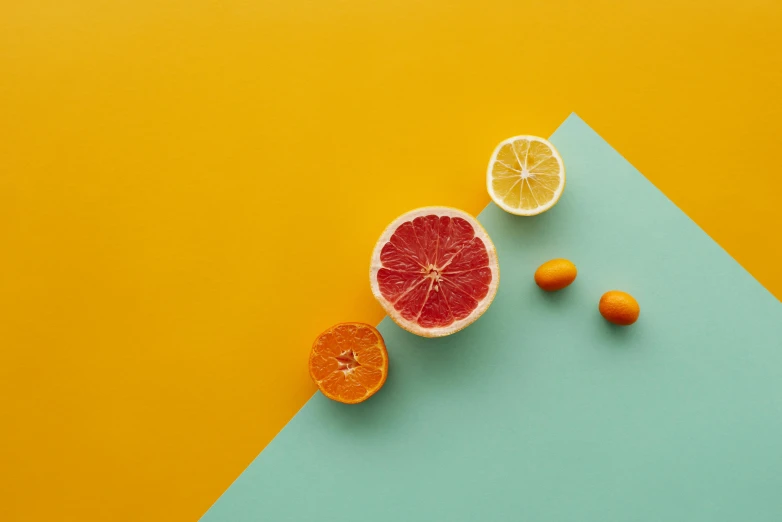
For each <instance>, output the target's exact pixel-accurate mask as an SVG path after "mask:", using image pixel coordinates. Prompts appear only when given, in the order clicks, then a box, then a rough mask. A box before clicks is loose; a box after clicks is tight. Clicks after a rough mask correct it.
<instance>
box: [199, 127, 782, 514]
mask: <svg viewBox="0 0 782 522" xmlns="http://www.w3.org/2000/svg"><path fill="white" fill-rule="evenodd" d="M551 140H552V142H553V143H554V144H555V145H556V146H557V148H558V149H559V150H560V152H561V154H562V156H563V158H564V160H565V163H566V165H567V169H568V181H567V187H566V189H565V193H564V195H563V197H562V199H561V200H560V202H559V204H558V205H557V206H556V207H554V208H553V209H552V210H551V211H549V212H547V213H545V214H543V215H541V216H538V217H534V218H521V217H516V216H512V215H509V214H506V213H504V212H502V211H501V210H499V209H498V208H497V207H496V206H494V205H493V204H492V205H490V206H489V207H487V208H486V209H485V210H484V211H483V212H482V213H481V215H480V216H479V218H480V221H481V222H482V223H483V224H484V225H485V227H486V229H487V230H488V232H489V234H490V235H491V236H492V238H493V239H494V242H495V244H496V247H497V251H498V254H499V259H500V268H501V284H500V289H499V292H498V293H497V297H496V299H495V301H494V303H493V305H492V306H491V307H490V308H489V310H488V311H487V312H486V314H485V315H484V316H483V317H482V318H481V319H480V320H479V321H478V322H476V323H475V324H473V325H472V326H470V327H469V328H467V329H466V330H463V331H462V332H459V333H457V334H455V335H452V336H450V337H447V338H442V339H423V338H418V337H416V336H414V335H411V334H408V333H407V332H405V331H403V330H401V329H400V328H398V327H397V326H396V325H395V324H394V323H393V322H391V321H390V320H389V319H388V318H386V319H384V320H383V321H382V322H381V324H380V327H379V328H380V331H381V332H382V334H383V336H384V337H385V339H386V343H387V345H388V350H389V354H390V357H391V367H390V372H389V378H388V381H387V383H386V385H385V387H384V388H383V389H382V390H381V391H380V392H379V393H378V394H377V395H376V396H375V397H373V398H372V399H370V400H369V401H367V402H366V403H363V404H360V405H357V406H345V405H341V404H337V403H334V402H332V401H329V400H328V399H326V398H324V397H323V396H322V395H321V394H320V393H318V394H316V395H315V396H314V397H313V398H312V400H310V401H309V402H308V403H307V404H306V405H305V406H304V408H302V410H301V411H300V412H299V413H298V414H297V415H296V416H295V417H294V418H293V419H292V420H291V421H290V423H289V424H288V425H287V426H286V427H285V429H284V430H282V431H281V432H280V434H279V435H278V436H277V437H276V438H275V439H274V441H273V442H272V443H271V444H270V445H269V446H268V447H267V448H266V449H265V450H264V451H263V452H262V453H261V454H260V455H259V456H258V457H257V458H256V459H255V461H254V462H253V463H252V464H251V465H250V466H249V467H248V468H247V469H246V470H245V472H244V473H243V474H242V475H241V476H240V477H239V478H238V479H237V480H236V482H235V483H234V484H233V485H232V486H231V487H230V489H228V490H227V491H226V492H225V493H224V494H223V496H222V497H221V498H220V499H219V500H218V501H217V502H216V503H215V505H214V506H213V507H212V508H211V509H210V510H209V511H208V512H207V513H206V515H204V517H203V519H202V520H203V521H205V522H218V521H220V522H244V521H253V522H259V521H274V522H277V521H280V522H282V521H296V522H303V521H309V520H316V521H343V522H351V521H356V522H359V521H360V522H367V521H373V522H391V521H393V522H399V521H427V522H433V521H444V522H446V521H447V522H461V521H481V522H484V521H485V522H493V521H503V522H505V521H520V520H529V521H552V522H554V521H557V522H560V521H573V522H576V521H577V522H613V521H616V522H632V521H639V522H640V521H644V522H646V521H648V522H660V521H677V522H678V521H687V522H705V521H708V522H719V521H725V522H738V521H742V522H743V521H751V522H764V521H769V522H779V521H781V520H782V304H781V303H780V302H779V301H777V300H776V299H775V298H774V297H773V296H772V295H771V294H770V293H769V292H767V291H766V290H765V289H764V288H763V287H762V286H761V285H760V284H759V283H757V281H755V280H754V279H753V278H752V277H751V276H750V275H749V274H748V273H747V272H746V271H745V270H744V269H743V268H741V267H740V266H739V265H738V264H737V263H736V262H735V261H734V260H733V259H732V258H731V257H730V256H729V255H728V254H726V253H725V252H724V251H723V250H722V249H721V248H720V247H719V246H718V245H717V244H716V243H714V242H713V241H712V240H711V239H710V238H709V237H708V236H707V235H706V234H705V233H704V232H703V231H702V230H701V229H700V228H698V226H697V225H695V224H694V223H693V222H692V221H691V220H690V219H689V218H688V217H687V216H686V215H684V213H682V212H681V211H680V210H679V209H678V208H676V206H674V204H673V203H671V202H670V201H669V200H668V199H667V198H666V197H665V196H664V195H663V194H662V193H660V192H659V191H658V190H657V189H656V188H655V187H654V186H653V185H651V184H650V183H649V182H648V181H647V180H646V179H645V178H644V177H643V176H642V175H641V174H640V173H639V172H638V171H636V170H635V169H634V168H633V167H632V166H631V165H630V164H629V163H628V162H627V161H625V160H624V159H623V158H622V157H621V156H620V155H619V154H618V153H617V152H616V151H614V150H613V149H612V148H611V147H610V146H609V145H608V144H607V143H606V142H605V141H603V139H601V138H600V136H598V135H597V134H596V133H595V132H594V131H592V130H591V129H590V128H589V127H588V126H587V125H586V124H585V123H584V122H583V121H581V120H580V119H579V118H578V117H577V116H575V115H571V116H570V117H569V118H568V119H567V120H566V121H565V122H564V123H563V124H562V126H561V127H560V128H559V129H558V130H557V131H556V132H555V133H554V135H553V136H552V138H551ZM649 146H650V147H654V146H658V144H654V143H650V144H649ZM435 203H436V202H435ZM445 203H447V202H445ZM555 257H565V258H568V259H570V260H572V261H573V262H574V263H575V264H576V265H577V267H578V270H579V275H578V279H576V281H575V283H574V284H573V285H571V286H570V287H569V288H567V289H565V290H563V291H561V292H558V293H552V294H547V293H544V292H542V291H540V290H539V289H538V288H537V287H536V286H535V284H534V282H533V278H532V274H533V272H534V271H535V269H536V268H537V267H538V265H540V264H541V263H543V262H544V261H546V260H548V259H551V258H555ZM611 289H621V290H625V291H628V292H630V293H631V294H633V295H634V296H635V297H636V298H637V299H638V301H639V303H640V305H641V317H640V319H639V321H638V323H636V324H635V325H633V326H630V327H625V328H623V327H617V326H613V325H610V324H608V323H607V322H606V321H604V320H603V319H602V318H601V317H600V315H599V313H598V311H597V302H598V300H599V299H600V296H601V295H602V293H603V292H605V291H607V290H611ZM348 319H349V318H348Z"/></svg>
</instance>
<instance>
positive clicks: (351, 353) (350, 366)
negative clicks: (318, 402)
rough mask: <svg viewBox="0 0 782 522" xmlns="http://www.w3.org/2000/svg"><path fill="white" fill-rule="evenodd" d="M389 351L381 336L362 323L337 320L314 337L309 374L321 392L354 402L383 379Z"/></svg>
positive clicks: (365, 396) (334, 397) (337, 399)
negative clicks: (333, 324) (336, 322)
mask: <svg viewBox="0 0 782 522" xmlns="http://www.w3.org/2000/svg"><path fill="white" fill-rule="evenodd" d="M387 375H388V352H387V351H386V343H385V342H384V341H383V336H381V335H380V332H378V331H377V330H376V329H375V328H374V327H372V326H370V325H368V324H364V323H340V324H338V325H335V326H332V327H331V328H329V329H328V330H326V331H325V332H323V333H322V334H320V335H319V336H318V338H317V339H315V342H314V343H313V344H312V351H311V352H310V376H311V377H312V380H313V381H315V384H317V385H318V388H319V389H320V391H321V392H323V395H325V396H326V397H328V398H329V399H332V400H335V401H338V402H343V403H345V404H356V403H359V402H362V401H365V400H367V399H368V398H370V397H371V396H372V395H374V394H375V393H376V392H377V391H378V390H379V389H380V388H382V387H383V384H385V382H386V376H387Z"/></svg>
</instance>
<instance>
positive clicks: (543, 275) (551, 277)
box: [535, 259, 578, 292]
mask: <svg viewBox="0 0 782 522" xmlns="http://www.w3.org/2000/svg"><path fill="white" fill-rule="evenodd" d="M576 274H578V270H576V265H574V264H573V263H571V262H570V261H568V260H567V259H552V260H551V261H546V262H545V263H543V264H542V265H540V267H539V268H538V269H537V270H536V271H535V283H537V285H538V286H539V287H541V288H542V289H543V290H546V291H547V292H553V291H555V290H562V289H563V288H565V287H566V286H568V285H570V283H572V282H573V281H575V280H576Z"/></svg>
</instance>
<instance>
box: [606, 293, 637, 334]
mask: <svg viewBox="0 0 782 522" xmlns="http://www.w3.org/2000/svg"><path fill="white" fill-rule="evenodd" d="M598 308H599V309H600V315H602V316H603V317H605V319H606V321H608V322H609V323H614V324H619V325H622V326H627V325H630V324H633V323H634V322H636V321H637V320H638V315H639V314H640V313H641V307H640V306H638V301H636V300H635V298H634V297H633V296H631V295H630V294H628V293H627V292H621V291H619V290H611V291H610V292H606V293H604V294H603V297H601V298H600V305H599V306H598Z"/></svg>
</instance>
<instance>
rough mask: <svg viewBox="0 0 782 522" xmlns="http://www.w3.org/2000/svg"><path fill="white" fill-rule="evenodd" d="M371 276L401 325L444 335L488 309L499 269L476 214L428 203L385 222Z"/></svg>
mask: <svg viewBox="0 0 782 522" xmlns="http://www.w3.org/2000/svg"><path fill="white" fill-rule="evenodd" d="M369 277H370V284H371V286H372V293H373V294H374V296H375V298H376V299H377V300H378V301H379V302H380V304H381V305H382V306H383V308H384V309H385V311H386V313H388V315H389V317H391V319H393V320H394V321H395V322H396V323H397V324H398V325H399V326H401V327H402V328H404V329H405V330H407V331H409V332H412V333H414V334H416V335H421V336H424V337H441V336H444V335H449V334H452V333H454V332H457V331H459V330H461V329H462V328H464V327H466V326H468V325H469V324H471V323H472V322H474V321H475V320H476V319H478V317H480V316H481V314H483V312H485V311H486V309H487V308H488V307H489V305H490V304H491V302H492V300H493V299H494V295H495V294H496V293H497V285H498V283H499V277H500V272H499V265H498V263H497V253H496V251H495V250H494V244H493V243H492V241H491V239H490V238H489V235H488V234H487V233H486V231H485V230H484V229H483V227H482V226H481V225H480V223H478V221H477V220H476V219H475V218H474V217H472V216H471V215H469V214H467V213H466V212H462V211H461V210H457V209H452V208H446V207H427V208H421V209H418V210H414V211H412V212H408V213H407V214H404V215H403V216H400V217H399V218H397V219H396V220H395V221H394V222H393V223H391V224H390V225H389V226H388V228H386V230H385V232H383V235H382V236H381V237H380V239H379V240H378V242H377V244H376V245H375V250H374V252H373V253H372V263H371V265H370V273H369Z"/></svg>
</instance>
